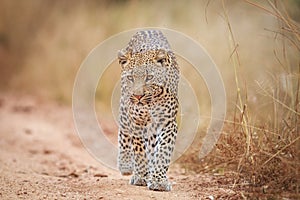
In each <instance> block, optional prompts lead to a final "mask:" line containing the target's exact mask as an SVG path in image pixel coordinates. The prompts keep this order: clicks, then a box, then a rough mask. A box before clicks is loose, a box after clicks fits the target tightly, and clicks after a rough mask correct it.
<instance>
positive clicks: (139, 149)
mask: <svg viewBox="0 0 300 200" xmlns="http://www.w3.org/2000/svg"><path fill="white" fill-rule="evenodd" d="M133 129H134V130H133V132H134V133H133V136H132V146H133V152H134V153H133V154H134V156H133V157H134V170H133V176H132V177H131V180H130V184H132V185H139V186H146V185H147V178H148V159H147V156H146V141H145V136H144V135H145V133H146V131H147V130H146V128H145V127H139V126H133Z"/></svg>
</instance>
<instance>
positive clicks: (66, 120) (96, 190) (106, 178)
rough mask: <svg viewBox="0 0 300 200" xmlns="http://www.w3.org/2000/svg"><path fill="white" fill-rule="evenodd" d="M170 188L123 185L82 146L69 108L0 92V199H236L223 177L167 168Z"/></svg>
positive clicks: (236, 193) (237, 194)
mask: <svg viewBox="0 0 300 200" xmlns="http://www.w3.org/2000/svg"><path fill="white" fill-rule="evenodd" d="M169 177H170V180H171V181H172V183H173V190H172V191H171V192H155V191H149V190H148V189H147V188H145V187H137V186H132V185H129V184H128V181H129V177H124V176H121V175H120V174H119V172H118V171H114V170H112V169H108V168H106V167H105V166H102V165H101V164H100V163H98V162H97V161H96V160H95V159H94V158H93V157H92V156H91V155H90V154H89V153H88V152H87V151H86V149H85V148H84V147H83V146H82V144H81V142H80V140H79V139H78V137H77V133H76V131H75V129H74V124H73V118H72V110H71V108H70V107H67V106H62V105H59V104H56V103H53V102H46V101H44V100H41V99H38V98H35V97H31V96H23V95H16V94H14V95H12V94H0V199H123V200H126V199H143V200H146V199H176V200H179V199H220V198H221V199H240V198H242V196H241V192H240V191H235V190H233V189H231V188H232V185H231V184H228V183H233V180H230V179H228V178H226V177H225V176H212V175H208V174H199V175H195V174H188V173H185V172H184V170H182V169H181V168H180V167H179V165H178V164H176V163H175V164H173V165H172V166H171V169H170V170H169Z"/></svg>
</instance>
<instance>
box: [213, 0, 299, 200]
mask: <svg viewBox="0 0 300 200" xmlns="http://www.w3.org/2000/svg"><path fill="white" fill-rule="evenodd" d="M245 2H246V3H248V4H249V5H251V6H255V7H256V8H258V9H260V10H261V11H262V12H265V13H267V14H268V15H271V16H273V17H275V18H276V19H277V21H278V27H279V29H278V30H273V31H272V32H273V33H274V34H275V37H274V42H276V43H277V42H278V41H279V42H281V49H280V50H278V49H274V56H275V58H276V59H277V60H278V62H279V63H280V66H281V67H282V69H281V71H283V73H280V74H278V73H277V72H271V76H272V77H273V84H271V85H270V86H265V85H263V84H261V83H259V82H257V84H258V87H259V89H260V93H261V94H262V95H263V96H264V97H265V99H268V101H271V104H272V105H273V110H272V111H270V110H262V112H270V114H271V113H272V115H273V117H272V118H271V119H272V120H267V119H262V120H259V119H255V117H254V116H255V115H254V113H251V110H250V109H249V106H248V95H247V93H248V89H247V83H245V84H244V85H245V87H243V88H242V87H241V82H242V81H243V80H245V79H243V75H242V73H241V71H242V70H240V69H241V68H242V63H241V61H240V55H239V44H238V41H237V40H236V39H235V36H234V28H233V27H232V26H231V23H230V18H229V16H228V11H227V9H226V3H225V2H224V0H223V1H222V5H223V11H224V19H225V22H226V24H227V28H228V32H229V34H228V35H229V39H228V41H229V43H230V47H231V51H232V53H231V55H230V60H231V62H232V67H233V71H234V75H235V83H236V93H237V95H236V110H235V112H234V113H233V121H227V122H226V123H227V126H226V127H225V131H224V132H225V133H224V134H223V135H222V137H221V140H220V143H219V144H218V146H217V149H216V152H215V154H214V155H213V156H215V157H216V159H213V161H214V162H215V164H216V165H214V164H211V167H216V166H217V167H220V163H221V164H222V166H227V167H228V166H231V167H232V168H233V169H235V170H236V171H235V172H236V174H235V175H236V183H235V184H234V186H233V187H238V186H241V185H243V186H246V185H247V187H248V188H249V190H250V191H249V192H252V193H253V192H255V193H256V192H258V193H278V192H281V193H282V192H284V191H286V192H291V193H293V194H295V195H296V196H298V195H299V185H300V176H299V169H300V168H299V167H300V152H299V147H300V142H299V141H300V140H299V139H300V133H299V131H300V125H299V124H300V123H299V122H300V121H299V120H300V112H299V110H300V109H299V108H300V102H299V93H300V90H299V85H300V84H299V83H300V62H299V59H298V63H296V66H295V64H294V63H291V62H290V60H289V58H290V55H289V52H288V51H287V48H291V47H292V48H294V51H295V52H297V53H296V55H298V56H299V55H300V54H299V53H300V31H299V30H300V27H299V24H297V23H296V22H294V21H293V20H292V18H291V17H290V16H289V14H288V12H287V11H286V8H285V6H284V2H282V1H270V0H268V1H267V3H268V5H267V7H268V8H267V7H266V5H261V4H259V3H253V2H252V1H249V0H245ZM278 54H281V57H280V56H279V55H278ZM258 103H259V102H258ZM257 106H258V105H257ZM217 160H218V161H217ZM214 162H212V163H214Z"/></svg>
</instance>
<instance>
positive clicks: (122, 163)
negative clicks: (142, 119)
mask: <svg viewBox="0 0 300 200" xmlns="http://www.w3.org/2000/svg"><path fill="white" fill-rule="evenodd" d="M118 146H119V148H118V168H119V170H120V172H121V174H122V175H131V174H132V171H133V164H134V160H133V149H132V136H131V133H130V122H129V119H128V116H127V108H126V107H125V106H124V103H123V102H122V101H121V105H120V118H119V132H118Z"/></svg>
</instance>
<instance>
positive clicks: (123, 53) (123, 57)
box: [118, 49, 131, 69]
mask: <svg viewBox="0 0 300 200" xmlns="http://www.w3.org/2000/svg"><path fill="white" fill-rule="evenodd" d="M130 58H131V51H130V50H124V49H122V50H120V51H118V60H119V64H120V65H121V67H122V69H124V68H125V67H126V66H127V65H128V63H129V60H130Z"/></svg>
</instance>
